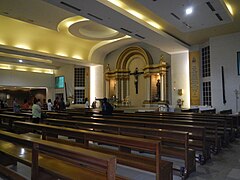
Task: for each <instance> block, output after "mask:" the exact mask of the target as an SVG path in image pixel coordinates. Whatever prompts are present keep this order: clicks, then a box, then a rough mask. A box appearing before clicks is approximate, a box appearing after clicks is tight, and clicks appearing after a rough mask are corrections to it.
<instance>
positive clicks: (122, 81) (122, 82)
mask: <svg viewBox="0 0 240 180" xmlns="http://www.w3.org/2000/svg"><path fill="white" fill-rule="evenodd" d="M120 82H121V101H123V100H124V96H123V88H124V87H123V86H124V80H123V79H121V81H120Z"/></svg>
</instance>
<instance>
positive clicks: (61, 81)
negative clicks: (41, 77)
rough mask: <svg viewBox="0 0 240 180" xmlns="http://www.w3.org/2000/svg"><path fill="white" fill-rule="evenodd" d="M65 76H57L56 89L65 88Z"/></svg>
mask: <svg viewBox="0 0 240 180" xmlns="http://www.w3.org/2000/svg"><path fill="white" fill-rule="evenodd" d="M64 82H65V80H64V76H58V77H55V88H56V89H62V88H64Z"/></svg>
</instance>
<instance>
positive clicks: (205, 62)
mask: <svg viewBox="0 0 240 180" xmlns="http://www.w3.org/2000/svg"><path fill="white" fill-rule="evenodd" d="M209 76H211V71H210V48H209V46H207V47H205V48H202V77H209Z"/></svg>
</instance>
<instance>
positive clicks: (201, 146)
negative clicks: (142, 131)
mask: <svg viewBox="0 0 240 180" xmlns="http://www.w3.org/2000/svg"><path fill="white" fill-rule="evenodd" d="M44 122H46V123H49V124H53V123H54V125H62V126H68V125H70V126H71V127H72V126H76V127H78V126H81V125H80V124H81V122H95V123H106V124H108V125H118V126H119V125H124V126H129V127H134V128H140V127H142V128H151V129H156V128H157V129H167V130H176V131H183V132H189V133H190V135H189V137H190V140H189V148H192V149H194V150H196V151H197V152H200V153H198V154H197V156H198V159H199V161H200V162H201V163H202V164H204V163H205V161H206V160H207V159H209V158H210V149H209V146H208V144H207V143H206V140H205V129H204V128H203V127H199V126H190V125H186V126H183V125H179V124H178V125H174V124H161V123H152V122H137V121H127V120H124V121H122V120H117V119H115V120H112V119H103V118H91V117H77V119H75V120H61V119H51V118H47V119H45V121H44Z"/></svg>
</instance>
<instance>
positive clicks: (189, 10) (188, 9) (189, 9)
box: [186, 7, 193, 15]
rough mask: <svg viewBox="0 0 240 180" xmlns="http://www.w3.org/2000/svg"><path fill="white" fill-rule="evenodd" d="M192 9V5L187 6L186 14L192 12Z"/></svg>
mask: <svg viewBox="0 0 240 180" xmlns="http://www.w3.org/2000/svg"><path fill="white" fill-rule="evenodd" d="M192 11H193V9H192V7H189V8H187V9H186V14H187V15H189V14H192Z"/></svg>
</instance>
